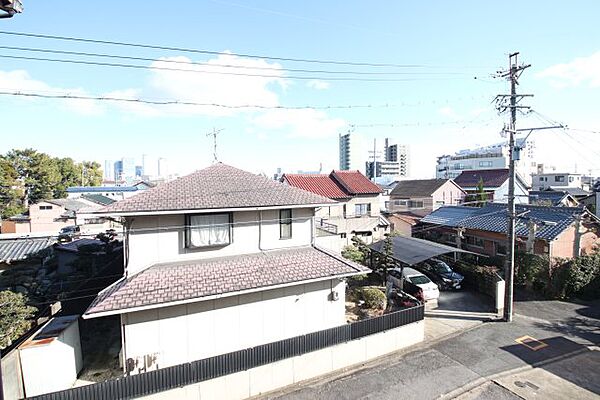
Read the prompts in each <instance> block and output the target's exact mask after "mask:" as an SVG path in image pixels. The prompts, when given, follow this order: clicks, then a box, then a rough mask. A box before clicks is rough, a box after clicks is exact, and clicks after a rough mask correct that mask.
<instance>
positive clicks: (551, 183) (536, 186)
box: [531, 172, 583, 190]
mask: <svg viewBox="0 0 600 400" xmlns="http://www.w3.org/2000/svg"><path fill="white" fill-rule="evenodd" d="M531 180H532V184H531V186H532V189H533V190H545V189H551V188H552V189H554V188H559V189H561V188H567V187H572V188H579V189H582V188H583V183H582V182H581V174H571V173H568V172H550V173H542V174H533V175H532V176H531Z"/></svg>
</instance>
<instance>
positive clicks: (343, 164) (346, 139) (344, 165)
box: [339, 132, 368, 171]
mask: <svg viewBox="0 0 600 400" xmlns="http://www.w3.org/2000/svg"><path fill="white" fill-rule="evenodd" d="M365 144H366V143H365V141H364V140H363V138H362V137H361V136H360V135H358V134H356V133H351V132H348V133H345V134H340V136H339V155H340V164H339V168H340V170H342V171H349V170H359V171H360V170H362V169H363V168H364V162H365V160H366V157H367V154H368V152H367V151H368V150H367V148H366V146H365Z"/></svg>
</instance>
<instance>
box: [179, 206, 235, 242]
mask: <svg viewBox="0 0 600 400" xmlns="http://www.w3.org/2000/svg"><path fill="white" fill-rule="evenodd" d="M186 225H187V228H186V229H187V231H186V237H187V243H186V245H187V247H192V248H194V247H207V246H224V245H227V244H229V243H231V214H229V213H223V214H206V215H201V214H200V215H188V216H187V223H186Z"/></svg>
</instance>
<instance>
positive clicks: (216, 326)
mask: <svg viewBox="0 0 600 400" xmlns="http://www.w3.org/2000/svg"><path fill="white" fill-rule="evenodd" d="M345 286H346V283H345V282H344V281H340V280H338V279H334V280H328V281H323V282H313V283H307V284H302V285H297V286H291V287H287V288H280V289H272V290H267V291H263V292H256V293H250V294H244V295H237V296H231V297H226V298H220V299H215V300H208V301H201V302H197V303H189V304H183V305H177V306H171V307H163V308H157V309H151V310H145V311H138V312H133V313H127V314H124V315H123V316H122V319H121V322H122V324H123V325H124V327H123V332H124V348H125V351H124V357H125V359H128V358H133V359H137V358H140V357H143V356H144V355H154V354H157V355H158V359H157V363H158V367H159V368H164V367H167V366H171V365H177V364H181V363H185V362H189V361H194V360H199V359H203V358H207V357H212V356H215V355H219V354H223V353H228V352H231V351H236V350H241V349H245V348H248V347H252V346H256V345H259V344H265V343H269V342H274V341H277V340H281V339H285V338H290V337H294V336H298V335H302V334H306V333H309V332H314V331H318V330H322V329H328V328H332V327H335V326H339V325H343V324H344V323H345V322H346V321H345V308H344V300H343V299H344V298H345ZM332 290H333V291H337V292H338V294H339V299H338V300H336V301H332V300H331V297H330V296H331V292H332ZM140 365H143V362H142V363H141V364H140Z"/></svg>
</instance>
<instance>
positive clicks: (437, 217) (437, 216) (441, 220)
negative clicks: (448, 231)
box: [421, 203, 584, 240]
mask: <svg viewBox="0 0 600 400" xmlns="http://www.w3.org/2000/svg"><path fill="white" fill-rule="evenodd" d="M466 208H469V207H460V206H446V207H441V208H439V209H437V210H436V211H434V212H432V213H431V214H429V215H427V216H426V217H425V218H423V219H422V220H421V222H426V223H430V224H436V225H445V226H451V227H463V228H469V229H478V230H482V231H488V232H498V233H506V232H507V228H508V211H507V205H506V204H500V203H491V204H488V205H486V206H484V207H482V208H475V207H473V210H474V211H471V212H469V211H468V210H466ZM516 212H517V216H518V218H517V223H516V234H517V236H527V234H528V230H529V228H528V226H527V224H528V222H529V221H530V220H533V221H535V222H536V224H537V231H536V234H535V236H536V238H539V239H545V240H553V239H555V238H556V237H557V236H558V235H560V234H561V233H562V232H563V231H564V230H565V229H567V228H568V227H569V226H571V224H572V223H573V222H575V219H576V218H577V216H578V215H580V214H581V213H582V212H584V210H583V209H581V208H577V207H546V206H534V205H528V204H517V205H516ZM461 216H462V218H461Z"/></svg>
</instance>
